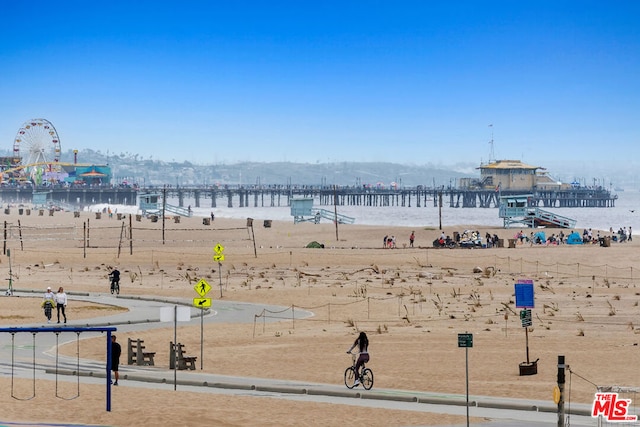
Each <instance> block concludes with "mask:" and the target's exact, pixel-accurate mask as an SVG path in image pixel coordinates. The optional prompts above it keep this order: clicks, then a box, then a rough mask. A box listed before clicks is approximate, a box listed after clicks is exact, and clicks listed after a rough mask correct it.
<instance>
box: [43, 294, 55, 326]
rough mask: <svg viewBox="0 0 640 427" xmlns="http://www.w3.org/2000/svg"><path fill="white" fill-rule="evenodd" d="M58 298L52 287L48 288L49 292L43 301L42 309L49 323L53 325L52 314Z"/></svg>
mask: <svg viewBox="0 0 640 427" xmlns="http://www.w3.org/2000/svg"><path fill="white" fill-rule="evenodd" d="M55 300H56V296H55V295H54V294H53V292H51V287H47V292H45V294H44V298H43V301H42V308H44V315H45V317H46V318H47V323H51V312H52V310H53V305H54V303H55Z"/></svg>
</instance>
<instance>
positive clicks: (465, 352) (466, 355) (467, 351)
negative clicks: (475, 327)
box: [464, 347, 469, 427]
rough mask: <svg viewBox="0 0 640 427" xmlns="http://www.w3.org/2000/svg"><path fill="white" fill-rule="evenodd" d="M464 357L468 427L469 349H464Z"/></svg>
mask: <svg viewBox="0 0 640 427" xmlns="http://www.w3.org/2000/svg"><path fill="white" fill-rule="evenodd" d="M464 357H465V365H466V376H467V427H469V347H465V348H464Z"/></svg>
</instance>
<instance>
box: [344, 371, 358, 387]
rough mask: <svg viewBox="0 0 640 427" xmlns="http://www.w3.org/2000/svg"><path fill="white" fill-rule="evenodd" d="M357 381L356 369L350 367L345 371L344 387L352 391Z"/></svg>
mask: <svg viewBox="0 0 640 427" xmlns="http://www.w3.org/2000/svg"><path fill="white" fill-rule="evenodd" d="M355 380H356V374H355V369H353V366H349V367H348V368H347V369H346V370H345V371H344V385H346V386H347V388H349V389H351V388H353V387H354V385H353V383H354V381H355Z"/></svg>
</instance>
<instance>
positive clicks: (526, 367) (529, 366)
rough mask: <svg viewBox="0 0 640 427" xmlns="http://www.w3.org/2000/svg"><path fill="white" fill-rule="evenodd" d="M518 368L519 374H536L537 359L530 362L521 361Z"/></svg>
mask: <svg viewBox="0 0 640 427" xmlns="http://www.w3.org/2000/svg"><path fill="white" fill-rule="evenodd" d="M519 368H520V376H523V375H536V374H537V373H538V361H537V360H536V361H533V362H530V363H527V362H522V363H521V364H520V365H519Z"/></svg>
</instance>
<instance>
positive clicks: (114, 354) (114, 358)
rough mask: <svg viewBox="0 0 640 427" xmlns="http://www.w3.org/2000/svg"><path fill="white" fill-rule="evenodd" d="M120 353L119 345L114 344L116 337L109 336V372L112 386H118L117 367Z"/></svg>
mask: <svg viewBox="0 0 640 427" xmlns="http://www.w3.org/2000/svg"><path fill="white" fill-rule="evenodd" d="M120 353H122V348H121V347H120V344H119V343H117V342H116V336H115V335H111V370H112V371H113V377H114V378H115V381H114V382H113V385H118V378H119V375H118V365H120Z"/></svg>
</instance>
